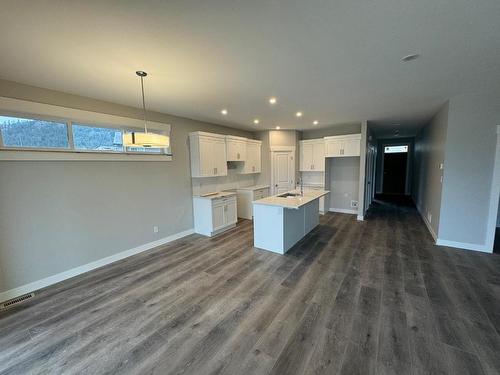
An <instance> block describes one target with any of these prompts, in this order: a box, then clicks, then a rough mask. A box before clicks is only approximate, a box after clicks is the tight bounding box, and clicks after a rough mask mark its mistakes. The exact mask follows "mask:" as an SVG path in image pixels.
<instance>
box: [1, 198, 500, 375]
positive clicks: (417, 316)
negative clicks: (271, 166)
mask: <svg viewBox="0 0 500 375" xmlns="http://www.w3.org/2000/svg"><path fill="white" fill-rule="evenodd" d="M499 308H500V256H499V255H488V254H478V253H476V252H469V251H461V250H456V249H451V248H444V247H437V246H435V245H434V244H433V240H432V238H431V236H430V235H429V233H428V230H427V228H426V227H425V224H424V223H423V222H422V220H421V218H420V216H419V215H418V213H417V212H416V210H415V208H414V207H412V206H410V205H403V204H399V203H391V202H381V201H375V202H374V205H373V207H372V208H371V209H370V212H369V214H368V215H367V217H366V220H365V221H364V222H358V221H356V218H355V217H354V216H352V215H345V214H336V213H335V214H331V213H329V214H326V215H324V216H321V218H320V225H319V226H317V227H316V228H315V229H314V230H313V231H311V233H309V234H308V235H307V236H306V237H305V238H304V239H302V240H301V241H299V243H297V244H296V245H295V246H294V247H293V248H292V249H291V250H290V251H289V252H288V253H287V254H285V255H283V256H281V255H277V254H273V253H269V252H266V251H263V250H259V249H255V248H254V247H253V231H252V222H251V221H248V220H242V221H240V222H238V225H237V226H236V227H235V228H234V229H232V230H230V231H228V232H225V233H223V234H221V235H219V236H216V237H214V238H206V237H203V236H199V235H191V236H188V237H186V238H182V239H180V240H177V241H174V242H172V243H169V244H167V245H165V246H161V247H158V248H156V249H153V250H150V251H147V252H144V253H141V254H138V255H136V256H133V257H130V258H127V259H124V260H122V261H119V262H116V263H113V264H111V265H108V266H106V267H103V268H100V269H97V270H94V271H91V272H89V273H86V274H83V275H80V276H78V277H75V278H73V279H70V280H67V281H64V282H61V283H58V284H56V285H53V286H51V287H48V288H45V289H43V290H40V291H38V292H37V295H36V297H35V298H33V299H32V300H28V301H26V303H24V304H20V305H19V306H16V307H14V308H12V309H10V310H7V311H2V312H0V374H54V373H61V374H62V373H64V374H82V373H92V374H143V373H147V374H162V375H164V374H186V375H187V374H204V375H215V374H220V375H222V374H225V375H229V374H235V373H238V374H243V375H248V374H255V375H257V374H258V375H263V374H287V375H288V374H290V375H294V374H307V375H320V374H321V375H322V374H344V375H345V374H379V375H382V374H383V375H387V374H398V375H400V374H479V375H482V374H485V375H489V374H499V373H500V360H499V358H500V356H499V355H498V353H500V335H499V327H500V310H499Z"/></svg>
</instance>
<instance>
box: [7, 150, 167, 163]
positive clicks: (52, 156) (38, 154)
mask: <svg viewBox="0 0 500 375" xmlns="http://www.w3.org/2000/svg"><path fill="white" fill-rule="evenodd" d="M0 161H172V156H171V155H166V154H147V153H141V154H139V153H137V154H126V153H119V152H116V153H113V152H88V151H87V152H86V151H83V152H76V151H67V150H66V151H65V150H61V151H55V150H51V151H42V150H39V151H34V150H31V151H27V150H6V149H2V150H0Z"/></svg>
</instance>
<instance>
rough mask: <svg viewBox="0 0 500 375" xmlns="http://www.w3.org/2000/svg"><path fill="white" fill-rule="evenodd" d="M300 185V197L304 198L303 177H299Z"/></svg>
mask: <svg viewBox="0 0 500 375" xmlns="http://www.w3.org/2000/svg"><path fill="white" fill-rule="evenodd" d="M299 184H300V196H301V197H303V196H304V181H302V177H299Z"/></svg>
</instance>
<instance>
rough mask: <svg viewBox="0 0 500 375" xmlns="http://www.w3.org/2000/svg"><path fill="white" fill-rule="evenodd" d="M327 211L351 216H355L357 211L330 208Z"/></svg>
mask: <svg viewBox="0 0 500 375" xmlns="http://www.w3.org/2000/svg"><path fill="white" fill-rule="evenodd" d="M328 211H330V212H338V213H340V214H351V215H357V214H358V210H351V209H348V208H330V209H329V210H328Z"/></svg>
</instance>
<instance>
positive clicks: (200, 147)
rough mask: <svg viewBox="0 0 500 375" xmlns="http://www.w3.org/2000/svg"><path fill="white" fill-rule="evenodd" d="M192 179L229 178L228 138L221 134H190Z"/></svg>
mask: <svg viewBox="0 0 500 375" xmlns="http://www.w3.org/2000/svg"><path fill="white" fill-rule="evenodd" d="M189 145H190V156H191V177H216V176H227V163H226V160H227V158H226V137H225V136H224V135H220V134H213V133H205V132H194V133H190V134H189Z"/></svg>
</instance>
